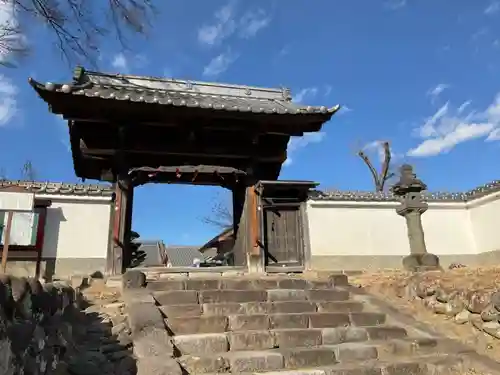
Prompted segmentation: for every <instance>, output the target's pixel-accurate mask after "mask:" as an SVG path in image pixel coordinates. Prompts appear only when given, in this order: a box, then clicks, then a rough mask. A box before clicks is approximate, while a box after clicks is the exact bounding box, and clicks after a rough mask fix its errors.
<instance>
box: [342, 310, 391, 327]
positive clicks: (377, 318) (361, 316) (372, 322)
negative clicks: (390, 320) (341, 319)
mask: <svg viewBox="0 0 500 375" xmlns="http://www.w3.org/2000/svg"><path fill="white" fill-rule="evenodd" d="M385 321H386V315H385V314H381V313H372V312H359V313H351V324H353V325H355V326H360V327H366V326H378V325H380V324H384V323H385Z"/></svg>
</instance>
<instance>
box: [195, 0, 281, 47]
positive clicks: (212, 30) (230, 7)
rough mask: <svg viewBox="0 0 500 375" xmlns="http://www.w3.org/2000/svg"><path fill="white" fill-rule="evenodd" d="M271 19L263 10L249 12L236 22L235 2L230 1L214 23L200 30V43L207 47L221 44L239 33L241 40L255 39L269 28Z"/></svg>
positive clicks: (216, 15) (215, 18)
mask: <svg viewBox="0 0 500 375" xmlns="http://www.w3.org/2000/svg"><path fill="white" fill-rule="evenodd" d="M270 22H271V17H270V16H269V15H268V14H267V12H266V11H264V10H263V9H260V8H259V9H257V10H249V11H247V12H246V13H244V14H243V16H242V17H241V18H240V19H239V20H236V16H235V1H233V0H230V1H229V2H228V3H227V4H226V5H224V6H223V7H222V8H220V9H218V10H217V11H216V12H215V14H214V22H213V23H211V24H206V25H203V26H202V27H200V28H199V29H198V42H200V43H201V44H204V45H207V46H214V45H217V44H220V43H221V42H222V41H224V40H225V39H227V38H229V37H230V36H232V35H233V34H235V33H237V35H238V36H239V37H240V38H244V39H250V38H253V37H254V36H255V35H257V33H258V32H259V31H261V30H262V29H264V28H265V27H267V26H268V25H269V24H270Z"/></svg>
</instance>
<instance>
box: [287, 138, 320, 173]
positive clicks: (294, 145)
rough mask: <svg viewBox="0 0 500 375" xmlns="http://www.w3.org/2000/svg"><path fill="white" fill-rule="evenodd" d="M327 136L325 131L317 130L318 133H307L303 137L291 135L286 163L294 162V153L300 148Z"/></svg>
mask: <svg viewBox="0 0 500 375" xmlns="http://www.w3.org/2000/svg"><path fill="white" fill-rule="evenodd" d="M325 137H326V133H324V132H316V133H305V134H304V135H303V136H302V137H291V138H290V141H288V148H287V153H288V155H287V159H286V160H285V163H284V165H285V166H288V165H291V164H292V162H293V159H292V157H291V156H292V155H293V154H295V153H296V152H297V151H298V150H300V149H303V148H305V147H307V146H308V145H310V144H311V143H320V142H321V141H323V140H324V139H325Z"/></svg>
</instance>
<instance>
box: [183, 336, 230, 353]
mask: <svg viewBox="0 0 500 375" xmlns="http://www.w3.org/2000/svg"><path fill="white" fill-rule="evenodd" d="M173 342H174V345H175V347H176V348H177V350H178V352H179V353H180V354H181V355H196V356H204V355H212V354H217V353H223V352H227V351H228V349H229V347H228V341H227V337H226V335H225V334H224V333H203V334H197V335H185V336H175V337H173Z"/></svg>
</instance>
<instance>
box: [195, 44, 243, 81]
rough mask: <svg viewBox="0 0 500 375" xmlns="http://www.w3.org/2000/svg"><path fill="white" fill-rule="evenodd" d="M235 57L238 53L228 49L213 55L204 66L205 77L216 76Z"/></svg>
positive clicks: (234, 59)
mask: <svg viewBox="0 0 500 375" xmlns="http://www.w3.org/2000/svg"><path fill="white" fill-rule="evenodd" d="M237 59H238V55H237V54H235V53H233V52H232V51H231V50H229V49H228V50H227V51H226V52H224V53H221V54H220V55H218V56H216V57H214V58H213V59H212V60H211V61H210V62H209V63H208V65H207V66H205V68H204V69H203V75H204V76H205V77H216V76H218V75H219V74H221V73H224V72H225V71H226V70H227V69H228V68H229V66H230V65H231V64H232V63H234V62H235V61H236V60H237Z"/></svg>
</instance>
